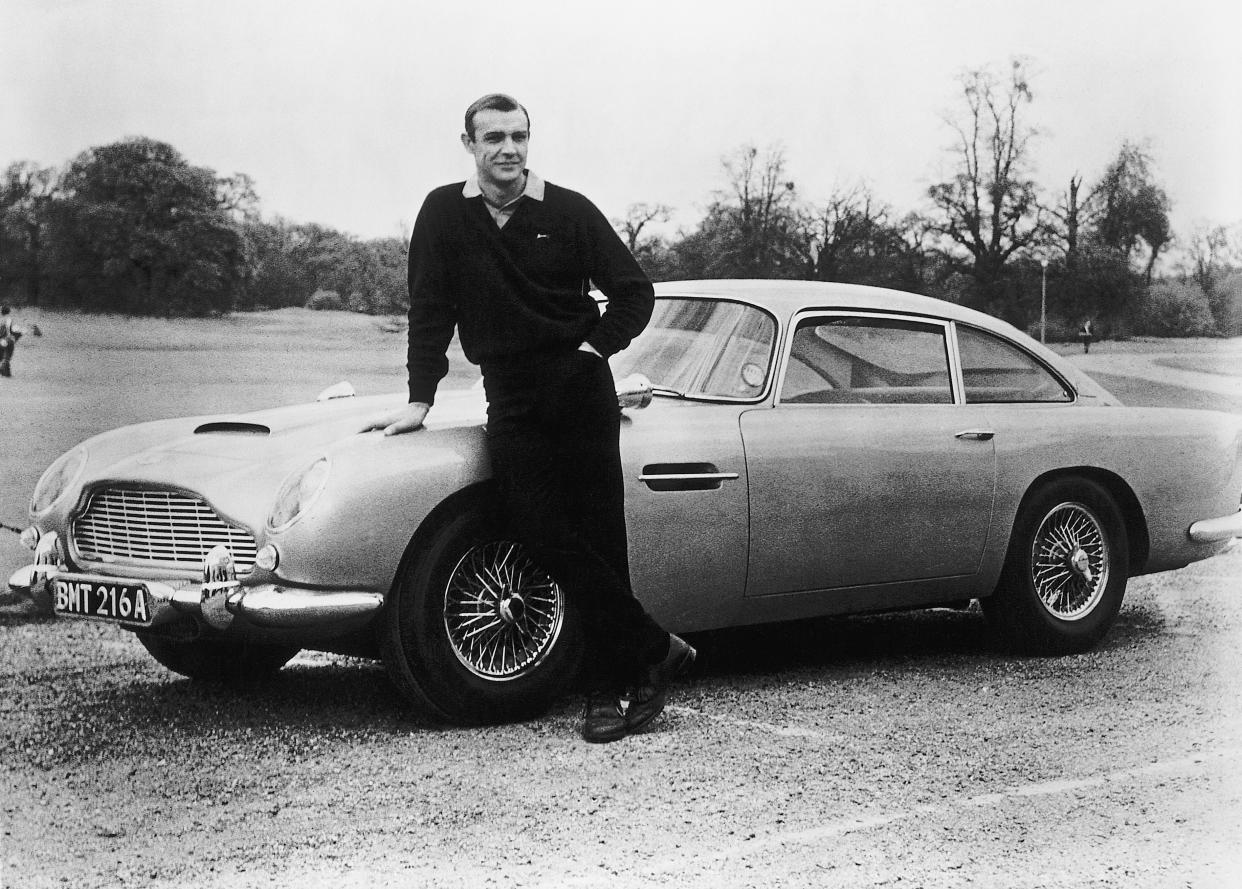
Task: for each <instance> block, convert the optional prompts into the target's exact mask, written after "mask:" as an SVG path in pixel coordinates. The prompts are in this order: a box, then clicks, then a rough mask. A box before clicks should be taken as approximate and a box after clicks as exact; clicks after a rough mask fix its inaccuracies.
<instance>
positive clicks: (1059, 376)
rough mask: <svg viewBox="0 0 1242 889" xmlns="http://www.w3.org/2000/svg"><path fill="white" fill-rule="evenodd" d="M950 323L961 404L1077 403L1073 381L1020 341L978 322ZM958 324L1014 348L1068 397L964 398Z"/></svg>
mask: <svg viewBox="0 0 1242 889" xmlns="http://www.w3.org/2000/svg"><path fill="white" fill-rule="evenodd" d="M952 324H953V351H954V354H955V355H956V356H957V365H958V375H959V382H960V383H961V387H962V404H977V405H1039V406H1042V407H1048V406H1050V405H1067V404H1075V403H1077V401H1078V387H1077V386H1075V385H1074V384H1073V382H1072V381H1071V380H1069V379H1068V378H1067V377H1066V376H1065V374H1063V373H1060V372H1059V371H1058V370H1057V369H1056V368H1055V367H1053V366H1052V365H1051V364H1049V363H1048V362H1047V361H1044V360H1043V359H1041V358H1040V357H1039V356H1038V355H1036V354H1035V353H1034V352H1032V351H1031V350H1030V349H1027V348H1024V347H1023V345H1022V344H1021V343H1019V342H1017V341H1016V340H1014V339H1012V338H1010V337H1007V336H1004V335H1002V334H999V333H997V332H996V331H994V330H988V329H987V328H986V327H982V326H980V325H978V324H968V323H965V322H961V321H954V322H952ZM959 326H960V327H964V328H966V329H967V330H972V331H975V332H977V333H979V334H981V335H982V336H990V337H992V338H993V339H998V340H1000V341H1001V342H1002V343H1004V344H1005V345H1007V346H1010V347H1011V348H1013V349H1016V350H1017V351H1018V352H1019V353H1021V354H1022V355H1025V356H1026V357H1027V359H1028V360H1030V361H1031V362H1032V363H1034V364H1035V365H1036V366H1037V367H1040V368H1042V369H1043V370H1044V372H1045V373H1047V374H1048V375H1050V376H1051V377H1052V378H1053V379H1054V380H1056V381H1057V383H1058V384H1059V385H1060V386H1061V388H1062V389H1063V390H1065V392H1066V393H1068V395H1069V398H1066V399H1065V400H1063V401H967V400H966V370H965V367H964V366H963V364H962V353H961V345H960V343H958V340H957V328H958V327H959Z"/></svg>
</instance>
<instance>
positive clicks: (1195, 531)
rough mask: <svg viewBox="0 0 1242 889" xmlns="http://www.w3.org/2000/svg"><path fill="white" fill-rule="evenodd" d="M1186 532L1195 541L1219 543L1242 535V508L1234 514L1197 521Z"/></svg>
mask: <svg viewBox="0 0 1242 889" xmlns="http://www.w3.org/2000/svg"><path fill="white" fill-rule="evenodd" d="M1186 533H1187V534H1188V535H1189V536H1190V539H1191V540H1193V541H1194V542H1195V543H1219V542H1220V541H1222V540H1229V539H1230V538H1232V537H1242V509H1239V510H1238V511H1237V512H1235V513H1234V514H1233V515H1226V516H1220V517H1218V518H1214V519H1203V520H1202V521H1198V522H1195V523H1194V524H1193V525H1191V526H1190V527H1189V528H1188V529H1187V530H1186Z"/></svg>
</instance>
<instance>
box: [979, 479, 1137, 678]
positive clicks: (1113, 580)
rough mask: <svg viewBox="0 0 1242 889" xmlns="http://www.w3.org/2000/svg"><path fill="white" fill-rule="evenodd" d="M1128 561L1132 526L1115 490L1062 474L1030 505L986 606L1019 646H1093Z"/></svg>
mask: <svg viewBox="0 0 1242 889" xmlns="http://www.w3.org/2000/svg"><path fill="white" fill-rule="evenodd" d="M1128 565H1129V548H1128V541H1127V538H1126V532H1125V525H1124V523H1123V522H1122V518H1121V513H1120V511H1119V510H1118V508H1117V505H1116V503H1115V502H1114V501H1113V499H1112V497H1111V496H1109V494H1108V492H1107V491H1105V490H1104V488H1102V487H1101V486H1100V485H1098V484H1096V483H1095V482H1093V481H1091V480H1089V479H1085V478H1065V479H1059V480H1057V481H1054V482H1052V483H1050V484H1048V485H1046V486H1044V487H1043V488H1041V489H1040V490H1039V491H1037V492H1036V493H1035V495H1034V496H1032V497H1031V498H1030V499H1029V500H1028V502H1027V503H1026V504H1025V505H1024V506H1023V508H1022V511H1021V512H1020V514H1019V515H1018V518H1017V520H1016V521H1015V523H1014V529H1013V535H1012V536H1011V538H1010V542H1009V552H1008V555H1007V556H1006V558H1005V567H1004V571H1003V572H1002V574H1001V579H1000V584H999V585H998V587H997V590H996V593H995V594H994V595H992V596H991V597H990V598H987V599H983V600H982V605H983V609H984V612H985V614H986V615H987V617H988V619H989V620H990V621H991V623H992V624H993V626H995V627H996V629H997V630H998V631H999V632H1000V634H1001V636H1002V638H1003V639H1004V640H1005V641H1006V643H1008V645H1009V646H1010V647H1012V648H1014V649H1016V650H1019V651H1024V652H1028V653H1032V654H1070V653H1074V652H1080V651H1085V650H1087V649H1089V648H1091V647H1092V646H1094V645H1095V644H1096V643H1098V642H1099V641H1100V640H1101V639H1102V638H1103V637H1104V634H1105V633H1107V632H1108V629H1109V627H1111V626H1112V624H1113V620H1114V619H1115V618H1116V616H1117V611H1118V610H1119V609H1120V608H1121V600H1122V598H1123V597H1124V595H1125V589H1126V581H1127V579H1128V578H1127V570H1128Z"/></svg>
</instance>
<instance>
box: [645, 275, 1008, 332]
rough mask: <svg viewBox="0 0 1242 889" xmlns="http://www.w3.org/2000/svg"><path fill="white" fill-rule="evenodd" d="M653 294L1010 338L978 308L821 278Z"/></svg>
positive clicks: (687, 284)
mask: <svg viewBox="0 0 1242 889" xmlns="http://www.w3.org/2000/svg"><path fill="white" fill-rule="evenodd" d="M655 291H656V295H657V296H706V297H719V298H724V299H740V300H744V301H746V302H750V303H754V304H755V305H757V306H759V307H760V308H763V309H767V310H768V311H769V312H771V313H772V314H774V315H776V316H777V317H779V318H781V319H783V320H784V319H788V318H790V317H791V316H792V315H794V314H795V313H797V312H800V311H802V310H803V309H830V310H831V309H862V310H864V311H870V312H900V313H906V314H914V315H930V316H932V317H936V318H949V319H952V320H954V321H963V322H968V323H970V324H975V325H978V326H980V327H984V328H988V329H991V330H995V331H998V332H1003V333H1005V334H1008V335H1010V336H1012V335H1013V334H1014V333H1015V332H1016V331H1015V330H1014V328H1013V327H1011V326H1010V325H1008V324H1006V323H1005V322H1003V321H1000V320H999V319H997V318H995V317H993V316H991V315H987V314H984V313H983V312H978V311H975V310H974V309H968V308H966V307H965V306H959V305H957V304H956V303H951V302H948V301H946V300H943V299H936V298H935V297H931V296H920V295H919V294H916V293H907V292H906V291H904V290H890V289H888V288H885V287H867V286H864V285H862V284H839V283H835V282H823V281H780V280H761V279H753V280H740V279H721V280H706V281H663V282H661V283H659V284H656V285H655Z"/></svg>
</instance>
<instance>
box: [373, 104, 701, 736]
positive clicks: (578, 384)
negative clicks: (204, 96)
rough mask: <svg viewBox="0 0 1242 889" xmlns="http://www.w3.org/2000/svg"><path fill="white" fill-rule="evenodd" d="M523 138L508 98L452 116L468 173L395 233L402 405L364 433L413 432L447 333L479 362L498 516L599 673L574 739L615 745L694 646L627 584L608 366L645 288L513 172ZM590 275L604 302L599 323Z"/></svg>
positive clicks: (590, 221)
mask: <svg viewBox="0 0 1242 889" xmlns="http://www.w3.org/2000/svg"><path fill="white" fill-rule="evenodd" d="M529 137H530V116H529V115H528V114H527V113H526V109H525V108H523V107H522V106H521V105H520V104H518V102H517V101H516V100H514V99H513V98H511V97H509V96H505V95H500V94H492V95H488V96H484V97H483V98H481V99H479V100H478V101H476V102H474V103H473V104H472V105H471V106H470V107H469V108H468V109H467V110H466V118H465V132H464V133H462V135H461V142H462V145H463V146H465V149H466V151H468V152H469V153H470V154H471V155H472V156H473V157H474V163H475V175H474V176H472V177H471V178H470V179H469V180H467V181H466V182H456V183H453V184H452V185H446V186H443V187H441V188H437V189H435V190H434V191H432V192H431V193H430V194H429V195H428V196H427V198H426V200H425V201H424V202H423V207H422V210H421V211H420V212H419V214H418V219H417V221H416V222H415V223H414V233H413V235H412V237H411V239H410V254H409V256H410V258H409V289H410V329H409V356H408V367H409V376H410V378H409V389H410V403H409V404H407V405H406V406H405V407H404V408H403V409H401V410H398V411H395V412H394V413H392V414H390V415H388V416H385V417H381V418H377V419H376V420H375V421H374V422H373V423H372V424H371V425H370V426H369V427H368V428H369V429H383V430H384V434H385V435H395V434H399V433H406V432H411V431H413V430H415V429H418V428H419V427H420V426H422V425H423V419H424V418H425V417H426V416H427V412H428V411H429V410H431V409H432V403H433V401H434V399H435V394H436V387H437V385H438V384H439V382H440V380H441V379H443V377H444V375H445V374H446V373H447V371H448V358H447V356H446V352H447V349H448V346H449V341H450V340H451V339H452V336H453V330H454V328H456V329H457V330H458V331H459V332H460V335H461V344H462V348H463V350H464V351H465V353H466V357H467V358H468V359H469V360H470V361H472V362H474V363H476V364H478V365H479V366H480V368H481V369H482V371H483V386H484V390H485V391H486V394H487V402H488V404H487V445H488V451H489V453H490V456H491V461H492V471H493V476H494V478H495V480H496V483H497V488H498V492H499V494H500V498H501V505H502V506H503V508H504V511H505V514H506V517H507V518H508V521H509V523H510V526H511V528H512V530H513V532H514V533H515V534H516V535H517V536H518V538H519V539H520V540H521V541H522V542H523V543H524V544H525V545H526V546H527V547H528V548H529V550H530V551H531V554H532V555H533V556H534V558H535V560H536V561H537V562H539V563H540V564H541V565H542V566H543V567H544V568H545V569H546V570H547V571H548V572H549V573H551V574H552V576H553V577H555V578H556V580H557V581H558V582H559V583H560V584H561V585H562V587H563V589H564V590H565V594H566V595H567V596H570V597H572V599H573V601H574V603H575V605H576V607H578V608H580V609H581V610H582V612H583V614H584V617H585V618H586V620H585V623H586V626H587V633H588V636H587V638H588V645H589V652H590V653H591V655H592V656H593V658H594V660H595V663H594V664H593V666H594V667H595V668H596V671H597V673H600V674H601V675H602V682H601V684H600V686H599V688H598V690H597V691H596V693H594V694H592V695H591V696H590V697H589V699H588V701H587V707H586V712H585V714H584V717H583V725H582V736H583V737H584V738H585V739H586V740H587V741H591V742H604V741H616V740H619V739H620V738H623V737H625V736H626V735H627V734H630V733H632V732H635V731H638V730H639V729H641V728H642V727H643V726H645V725H646V724H647V723H649V722H650V721H651V720H652V719H653V718H655V716H657V715H658V714H659V713H660V711H661V710H663V709H664V704H665V700H666V697H667V693H668V687H669V684H670V682H671V681H672V680H673V679H674V678H675V677H676V676H677V675H678V674H680V673H681V672H682V671H684V670H685V669H687V668H688V667H689V666H690V664H691V663H692V662H693V660H694V654H695V652H694V649H693V648H691V647H690V646H689V645H687V644H686V643H685V642H683V641H682V640H681V639H679V638H678V637H677V636H674V635H672V634H670V633H668V632H666V631H665V630H663V629H662V628H661V627H660V626H659V625H658V624H657V623H656V622H655V620H654V619H652V617H651V616H650V615H649V614H648V613H647V612H646V610H645V609H644V608H643V606H642V604H641V603H639V601H638V599H636V598H635V597H634V593H633V591H632V589H631V587H630V577H629V565H628V555H627V541H626V529H625V501H624V496H623V476H622V472H621V456H620V427H621V418H620V410H619V409H618V407H617V393H616V388H615V386H614V384H613V379H612V373H611V371H610V370H609V367H608V362H607V360H606V359H607V357H608V356H609V355H612V354H614V353H616V352H619V351H621V350H622V349H624V348H625V347H626V346H628V345H629V344H630V341H631V340H632V339H633V338H634V337H635V336H637V335H638V334H639V333H640V332H641V331H642V330H643V328H644V327H646V325H647V322H648V320H650V317H651V312H652V306H653V305H654V291H653V289H652V286H651V282H650V281H649V280H648V279H647V276H646V275H645V274H644V273H643V271H642V269H641V268H639V265H638V263H637V262H636V261H635V260H634V257H633V256H631V255H630V252H629V250H627V249H626V247H625V244H624V243H623V242H622V241H621V239H620V238H619V237H618V236H617V234H616V232H614V231H613V229H612V226H611V225H609V224H608V220H607V219H606V218H605V217H604V215H603V214H602V213H600V211H599V210H598V209H597V208H596V207H595V205H594V204H592V203H591V202H590V201H589V200H587V199H586V198H585V197H583V196H582V195H580V194H578V193H577V192H573V191H570V190H569V189H567V188H561V187H559V186H556V185H553V184H552V183H550V182H544V181H543V180H542V179H540V178H539V177H538V176H536V175H535V174H534V173H532V172H531V171H529V170H528V169H527V168H526V153H527V145H528V139H529ZM592 282H593V283H594V285H595V286H597V287H599V289H600V290H601V291H602V292H603V293H604V294H605V295H606V296H607V297H608V300H609V301H608V308H607V310H606V311H605V312H604V313H603V315H602V316H601V315H600V313H599V310H598V308H597V307H596V304H595V300H594V299H592V298H591V295H590V287H591V284H592Z"/></svg>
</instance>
